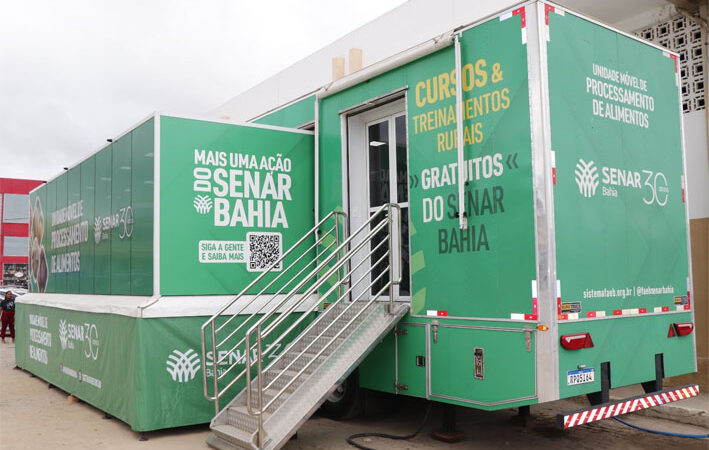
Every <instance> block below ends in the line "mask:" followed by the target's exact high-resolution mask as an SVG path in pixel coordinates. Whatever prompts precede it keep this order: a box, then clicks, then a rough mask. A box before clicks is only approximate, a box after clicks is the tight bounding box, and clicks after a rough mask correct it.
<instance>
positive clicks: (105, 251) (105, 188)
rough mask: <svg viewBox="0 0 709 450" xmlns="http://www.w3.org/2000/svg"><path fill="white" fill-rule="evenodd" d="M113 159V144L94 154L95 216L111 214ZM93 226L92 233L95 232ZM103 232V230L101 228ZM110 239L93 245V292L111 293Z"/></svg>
mask: <svg viewBox="0 0 709 450" xmlns="http://www.w3.org/2000/svg"><path fill="white" fill-rule="evenodd" d="M112 160H113V144H111V145H109V146H107V147H106V148H104V149H103V150H101V151H100V152H98V153H97V154H96V198H95V202H96V206H95V207H94V214H95V217H101V218H103V217H109V216H110V215H111V182H112V180H111V174H112V170H111V162H112ZM95 232H96V231H95V228H94V233H95ZM101 233H103V230H101ZM112 244H113V242H112V240H111V239H107V240H103V239H101V241H100V242H99V244H96V246H95V247H94V292H95V293H96V294H110V293H111V245H112Z"/></svg>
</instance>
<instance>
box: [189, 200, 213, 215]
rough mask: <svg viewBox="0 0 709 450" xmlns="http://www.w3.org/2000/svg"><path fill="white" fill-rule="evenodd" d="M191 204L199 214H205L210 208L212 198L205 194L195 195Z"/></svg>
mask: <svg viewBox="0 0 709 450" xmlns="http://www.w3.org/2000/svg"><path fill="white" fill-rule="evenodd" d="M192 204H193V205H194V209H195V210H196V211H197V212H198V213H199V214H207V213H208V212H209V211H211V210H212V199H211V198H209V197H208V196H206V195H198V196H196V197H195V198H194V202H193V203H192Z"/></svg>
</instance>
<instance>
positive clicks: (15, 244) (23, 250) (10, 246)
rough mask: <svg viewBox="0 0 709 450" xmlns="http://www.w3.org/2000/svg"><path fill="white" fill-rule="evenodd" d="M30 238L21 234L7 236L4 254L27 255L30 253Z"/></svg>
mask: <svg viewBox="0 0 709 450" xmlns="http://www.w3.org/2000/svg"><path fill="white" fill-rule="evenodd" d="M28 246H29V238H27V237H19V236H5V246H4V248H3V256H25V257H26V256H27V254H28V253H29V248H28Z"/></svg>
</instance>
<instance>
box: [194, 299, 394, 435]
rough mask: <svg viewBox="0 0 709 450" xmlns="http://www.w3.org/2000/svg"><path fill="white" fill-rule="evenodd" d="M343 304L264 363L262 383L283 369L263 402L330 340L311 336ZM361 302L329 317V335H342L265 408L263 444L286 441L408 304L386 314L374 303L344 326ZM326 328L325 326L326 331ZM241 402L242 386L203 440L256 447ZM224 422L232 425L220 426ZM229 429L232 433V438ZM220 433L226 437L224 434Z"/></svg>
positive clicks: (253, 422) (254, 421) (251, 421)
mask: <svg viewBox="0 0 709 450" xmlns="http://www.w3.org/2000/svg"><path fill="white" fill-rule="evenodd" d="M348 305H349V304H336V305H332V306H331V308H328V310H326V312H325V313H323V314H322V315H321V316H320V317H319V318H318V321H321V320H322V322H319V323H315V324H314V325H313V326H312V328H309V329H308V330H307V331H306V332H305V333H304V335H301V336H299V337H298V338H296V340H295V342H294V344H293V345H292V346H291V347H290V348H289V349H288V350H287V351H286V353H284V354H283V355H282V356H281V359H280V360H279V361H278V362H277V363H276V364H275V365H271V366H269V368H268V369H267V370H266V372H265V373H264V374H263V377H264V380H263V383H262V386H263V387H264V388H265V386H267V385H268V383H270V382H271V381H273V380H274V379H275V377H276V376H277V375H278V373H279V372H278V370H282V367H285V366H288V370H286V371H285V372H283V374H282V376H281V377H280V378H279V379H278V380H276V381H275V383H274V386H272V387H271V388H269V389H268V390H266V391H265V392H264V394H263V397H262V398H263V402H264V403H268V402H269V401H271V399H273V398H275V396H276V395H277V394H278V393H279V392H281V390H282V389H283V388H284V387H285V386H286V385H287V384H288V383H290V382H291V381H292V380H294V377H295V376H296V375H297V374H298V372H299V371H300V370H301V369H302V368H303V367H304V366H305V365H306V364H308V363H309V362H310V361H313V358H315V355H316V354H317V353H319V352H320V350H322V349H323V348H324V346H325V345H327V343H328V342H329V341H330V339H327V338H325V337H324V336H323V337H320V338H318V339H316V340H315V341H313V339H314V337H315V335H317V333H320V332H321V331H323V330H324V329H325V327H326V326H327V324H328V323H330V322H332V319H334V317H335V316H336V315H337V314H339V313H340V312H342V311H343V310H344V308H346V307H347V306H348ZM363 305H364V303H362V304H361V305H360V304H356V305H354V306H352V310H350V311H348V312H347V313H346V315H347V316H348V317H347V318H340V319H338V320H336V321H334V325H333V326H332V328H331V330H332V335H334V334H336V333H338V332H340V331H342V334H341V337H340V338H338V339H337V340H336V341H335V342H333V344H332V346H331V347H330V348H328V349H327V350H326V351H324V352H323V354H322V355H320V356H319V357H317V358H316V359H315V362H313V363H312V365H311V366H310V367H309V368H308V369H307V370H306V371H304V373H303V374H301V376H300V377H298V378H297V379H295V381H293V383H292V385H290V386H288V388H287V390H286V392H284V393H283V394H282V395H281V396H280V397H279V398H278V399H277V400H275V402H274V404H273V405H272V406H271V407H270V408H269V409H268V410H267V412H266V413H264V415H263V427H264V433H265V435H266V436H267V438H268V439H267V441H266V442H264V445H262V448H264V449H277V448H280V447H281V446H283V445H285V444H286V443H287V441H288V437H289V436H291V435H292V434H293V433H294V432H295V431H297V429H298V427H299V426H300V425H301V424H302V423H303V422H304V421H305V420H307V419H308V418H309V417H310V416H311V415H312V414H313V412H315V410H317V408H318V406H319V405H320V404H321V403H322V402H323V401H324V399H325V396H327V394H328V393H329V391H330V389H332V386H333V385H334V384H335V383H337V382H338V381H339V380H341V379H342V377H343V376H345V375H346V374H347V373H349V371H351V370H352V369H353V367H356V366H357V364H359V362H361V360H362V358H364V357H365V356H366V355H367V354H368V352H369V351H371V350H372V349H373V348H374V347H375V346H376V344H377V342H378V341H379V340H380V339H381V338H382V337H383V336H384V335H385V334H386V333H387V332H388V331H389V330H391V329H392V328H393V326H394V324H395V323H396V322H398V321H399V319H400V318H401V317H403V315H404V314H406V311H407V310H408V306H407V305H404V304H399V305H395V307H394V311H393V312H394V313H393V314H389V313H387V305H386V304H383V303H373V304H371V305H369V307H368V309H367V310H366V311H364V312H362V315H361V316H360V317H359V318H358V319H357V320H355V321H354V322H353V323H352V324H350V326H348V327H345V325H346V324H347V322H349V320H351V318H352V317H354V315H355V314H357V313H358V312H359V311H361V308H363V307H364V306H363ZM329 332H330V330H328V332H326V334H329ZM312 333H315V335H313V334H312ZM332 335H331V336H332ZM311 343H312V346H311V347H310V348H309V349H308V350H307V352H304V353H303V354H300V353H301V352H303V351H304V350H305V348H306V347H307V346H308V345H309V344H311ZM279 366H280V368H279ZM257 383H258V380H252V385H251V386H252V389H253V390H252V393H254V394H252V395H253V397H252V402H253V403H254V406H256V403H257V402H258V399H257V397H256V395H255V392H256V388H255V386H256V385H257ZM245 402H246V391H245V390H244V391H242V392H241V393H239V394H238V395H237V396H236V397H235V398H234V400H233V401H232V403H231V404H230V405H229V406H228V407H227V408H225V409H224V410H223V411H222V412H221V413H220V414H219V415H218V416H217V417H215V419H214V420H213V421H212V429H214V430H215V434H214V435H213V436H217V437H215V438H214V439H212V438H211V437H210V439H209V440H208V441H207V442H208V443H209V445H211V446H213V447H215V448H218V449H222V448H224V449H227V448H255V447H253V446H251V447H249V446H248V445H252V442H253V441H248V440H246V439H244V435H245V434H246V435H247V436H248V438H249V439H251V438H252V437H253V435H254V433H255V432H256V431H257V428H258V416H256V415H251V414H249V413H248V412H247V410H246V406H245ZM226 426H228V427H231V428H221V427H226ZM228 433H234V435H235V436H236V437H235V438H234V439H233V440H231V439H230V438H229V437H228V435H229V434H228ZM222 434H224V435H226V436H227V437H223V436H222ZM224 442H227V443H229V442H236V443H237V444H238V445H237V444H234V445H233V447H229V446H227V444H224Z"/></svg>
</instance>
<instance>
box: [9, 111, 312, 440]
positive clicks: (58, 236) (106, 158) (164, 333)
mask: <svg viewBox="0 0 709 450" xmlns="http://www.w3.org/2000/svg"><path fill="white" fill-rule="evenodd" d="M111 141H112V142H109V143H107V144H106V145H105V146H104V147H103V148H101V149H100V150H99V151H97V152H95V153H94V154H92V155H90V156H89V157H87V158H86V159H84V160H82V161H80V162H79V163H77V164H76V165H74V166H72V167H70V168H69V169H68V170H67V171H66V172H64V173H62V174H61V175H59V176H58V177H56V178H54V179H52V180H50V181H48V182H47V183H46V184H45V185H43V186H40V187H38V188H37V189H35V190H34V191H32V193H31V194H30V211H31V226H30V249H29V251H30V255H31V276H30V279H31V291H32V292H31V293H29V294H27V295H25V296H22V297H20V298H18V306H17V318H16V320H17V342H16V348H15V352H16V362H17V365H18V366H20V367H22V368H23V369H25V370H28V371H30V372H32V373H34V374H36V375H37V376H39V377H41V378H42V379H44V380H46V381H47V382H49V383H50V384H52V385H55V386H57V387H59V388H61V389H63V390H65V391H66V392H68V393H71V394H73V395H74V396H76V397H78V398H80V399H82V400H84V401H86V402H87V403H89V404H91V405H94V406H96V407H97V408H100V409H101V410H103V411H105V412H107V413H108V414H110V415H112V416H114V417H117V418H119V419H121V420H123V421H124V422H126V423H128V424H129V425H130V426H131V427H132V429H134V430H136V431H150V430H156V429H162V428H170V427H176V426H183V425H192V424H199V423H205V422H208V421H209V420H210V419H211V418H212V416H213V414H214V412H213V406H212V404H211V403H209V402H208V401H207V400H206V399H205V398H204V394H203V383H202V376H203V375H204V376H205V377H209V378H210V379H211V378H213V374H214V373H217V374H219V373H222V372H223V371H224V370H225V367H224V366H225V365H226V364H229V363H233V364H237V365H243V363H244V355H243V353H242V352H239V351H236V352H232V353H231V354H230V355H229V356H228V357H225V358H224V359H223V360H222V361H220V362H219V364H218V365H217V367H216V368H214V367H212V366H210V367H206V366H205V365H204V364H202V363H201V358H200V334H199V328H200V326H201V324H202V323H203V322H204V321H205V320H206V319H207V318H209V317H210V316H211V315H212V314H214V313H215V312H216V311H219V310H220V309H221V308H222V306H223V305H224V304H226V303H227V302H229V300H230V299H231V298H232V297H233V293H234V292H240V291H241V290H242V288H243V287H244V286H245V285H246V284H248V283H249V282H250V281H251V280H252V279H253V278H255V277H256V276H257V275H258V274H259V273H261V272H263V270H264V268H265V267H267V266H268V265H269V264H270V261H271V260H275V259H278V257H279V256H280V254H281V252H282V250H283V248H288V247H289V246H290V245H292V244H293V242H295V241H296V240H297V239H299V238H300V235H301V234H303V233H304V232H305V231H306V230H307V229H309V228H310V227H311V226H312V217H313V215H312V209H313V196H314V193H313V183H312V180H313V153H312V148H313V133H312V132H308V131H302V130H292V129H285V128H280V127H274V126H265V125H255V124H248V125H236V124H227V123H220V122H215V121H206V120H196V119H189V118H183V117H178V116H172V115H164V114H154V115H151V116H150V117H148V118H146V119H145V120H143V121H141V122H140V123H139V124H137V125H136V126H134V127H132V128H131V129H130V130H128V131H126V132H125V133H123V134H121V135H120V136H117V137H115V138H114V139H112V140H111ZM212 185H213V186H214V194H212V190H211V188H210V186H212ZM205 192H209V195H206V194H205ZM257 288H260V286H255V287H254V289H257ZM315 301H316V299H313V302H315ZM242 303H243V300H242ZM265 306H266V303H264V302H262V301H260V300H259V301H256V302H250V303H249V305H248V307H245V308H242V305H241V304H237V305H235V306H233V307H232V308H230V309H229V310H227V311H223V312H225V313H226V314H228V315H229V316H230V317H231V316H233V319H232V320H233V322H239V323H242V322H243V321H244V320H245V318H246V317H248V316H246V315H244V314H251V313H254V312H258V311H259V310H260V309H261V308H264V307H265ZM222 356H224V355H219V354H217V356H216V358H214V355H212V354H210V355H206V358H207V361H209V362H211V361H212V360H214V359H216V360H219V359H220V357H222ZM213 369H215V371H214V372H212V370H213ZM237 383H240V385H241V386H243V381H237Z"/></svg>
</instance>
